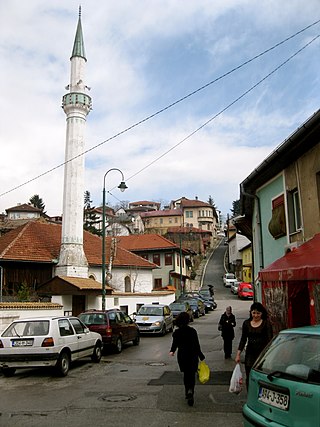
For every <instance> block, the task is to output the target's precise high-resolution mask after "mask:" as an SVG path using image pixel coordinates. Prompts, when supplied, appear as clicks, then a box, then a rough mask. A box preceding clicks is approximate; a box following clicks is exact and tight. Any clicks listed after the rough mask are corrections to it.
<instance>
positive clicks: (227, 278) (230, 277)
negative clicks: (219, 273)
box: [223, 273, 237, 288]
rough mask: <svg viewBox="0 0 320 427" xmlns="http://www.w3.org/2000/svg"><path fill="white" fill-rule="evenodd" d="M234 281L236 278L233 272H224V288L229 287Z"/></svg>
mask: <svg viewBox="0 0 320 427" xmlns="http://www.w3.org/2000/svg"><path fill="white" fill-rule="evenodd" d="M236 281H237V278H236V276H235V275H234V274H233V273H226V274H225V275H224V276H223V284H224V286H225V287H226V288H230V287H231V284H232V283H234V282H236Z"/></svg>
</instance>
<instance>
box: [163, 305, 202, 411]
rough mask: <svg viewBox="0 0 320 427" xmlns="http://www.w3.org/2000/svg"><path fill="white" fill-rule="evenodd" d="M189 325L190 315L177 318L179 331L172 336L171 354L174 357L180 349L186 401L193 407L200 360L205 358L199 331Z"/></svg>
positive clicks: (179, 358) (184, 314)
mask: <svg viewBox="0 0 320 427" xmlns="http://www.w3.org/2000/svg"><path fill="white" fill-rule="evenodd" d="M188 323H189V314H188V313H185V312H182V313H180V314H179V315H178V316H177V318H176V326H178V329H176V330H175V331H174V333H173V334H172V346H171V349H170V353H169V354H170V355H171V356H174V354H175V352H176V350H177V349H178V355H177V358H178V364H179V368H180V371H181V372H183V382H184V387H185V394H186V399H188V405H189V406H193V403H194V386H195V382H196V372H197V370H198V363H199V359H200V360H204V358H205V357H204V355H203V353H202V351H201V348H200V343H199V338H198V334H197V331H196V330H195V329H194V328H191V327H190V326H188Z"/></svg>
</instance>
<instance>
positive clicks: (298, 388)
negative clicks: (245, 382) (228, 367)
mask: <svg viewBox="0 0 320 427" xmlns="http://www.w3.org/2000/svg"><path fill="white" fill-rule="evenodd" d="M243 416H244V426H246V427H252V426H261V427H267V426H271V425H272V426H274V427H277V426H278V427H280V426H281V427H293V426H303V427H314V426H318V425H319V420H320V326H319V325H316V326H306V327H301V328H295V329H287V330H282V331H281V332H280V333H279V334H278V335H277V336H276V337H275V338H274V339H273V341H271V343H270V344H269V345H268V346H267V347H266V348H265V350H263V352H262V353H261V355H260V356H259V358H258V359H257V361H256V362H255V364H254V366H253V368H252V369H251V372H250V377H249V389H248V395H247V402H246V404H245V405H244V407H243Z"/></svg>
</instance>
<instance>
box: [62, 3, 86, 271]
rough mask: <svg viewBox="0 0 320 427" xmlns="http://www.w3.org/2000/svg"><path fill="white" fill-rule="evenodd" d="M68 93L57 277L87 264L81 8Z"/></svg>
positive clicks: (83, 59) (66, 98) (64, 108)
mask: <svg viewBox="0 0 320 427" xmlns="http://www.w3.org/2000/svg"><path fill="white" fill-rule="evenodd" d="M70 61H71V77H70V84H69V85H68V86H67V87H66V89H69V93H67V94H66V95H64V97H63V98H62V108H63V110H64V112H65V113H66V116H67V132H66V151H65V162H66V163H65V169H64V188H63V216H62V238H61V247H60V255H59V261H58V264H57V266H56V271H55V273H56V275H57V276H72V277H85V278H86V277H88V262H87V259H86V256H85V254H84V250H83V204H84V156H83V155H81V154H82V153H83V152H84V133H85V126H86V117H87V115H88V114H89V112H90V110H91V98H90V96H88V95H87V94H86V93H85V92H86V90H87V89H89V88H88V87H87V86H85V83H84V81H85V76H84V71H85V65H86V62H87V60H86V56H85V51H84V43H83V35H82V26H81V7H80V8H79V20H78V26H77V32H76V36H75V40H74V44H73V50H72V55H71V58H70Z"/></svg>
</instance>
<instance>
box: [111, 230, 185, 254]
mask: <svg viewBox="0 0 320 427" xmlns="http://www.w3.org/2000/svg"><path fill="white" fill-rule="evenodd" d="M117 240H118V242H119V245H120V246H121V247H123V248H126V249H128V250H130V251H142V250H155V249H156V250H159V249H177V248H178V246H177V245H176V244H175V243H174V242H172V241H171V240H168V239H166V238H165V237H163V236H160V235H159V234H131V235H130V236H118V237H117Z"/></svg>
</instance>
